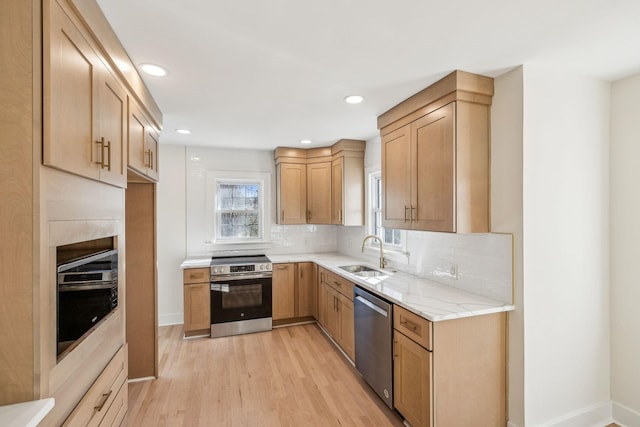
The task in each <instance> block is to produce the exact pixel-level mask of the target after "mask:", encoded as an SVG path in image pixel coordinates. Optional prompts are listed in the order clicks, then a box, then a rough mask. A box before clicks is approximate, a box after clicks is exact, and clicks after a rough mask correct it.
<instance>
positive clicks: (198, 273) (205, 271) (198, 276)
mask: <svg viewBox="0 0 640 427" xmlns="http://www.w3.org/2000/svg"><path fill="white" fill-rule="evenodd" d="M182 275H183V280H184V284H185V285H186V284H187V283H203V282H208V281H209V280H210V278H211V270H209V268H186V269H184V271H183V273H182Z"/></svg>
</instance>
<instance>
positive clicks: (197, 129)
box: [98, 0, 640, 149]
mask: <svg viewBox="0 0 640 427" xmlns="http://www.w3.org/2000/svg"><path fill="white" fill-rule="evenodd" d="M98 4H99V5H100V7H101V8H102V10H103V11H104V13H105V15H106V17H107V19H108V20H109V22H110V23H111V25H112V26H113V28H114V30H115V32H116V34H117V35H118V36H119V38H120V40H121V42H122V44H123V45H124V47H125V49H126V50H127V52H128V53H129V55H130V57H131V59H132V61H133V63H134V64H136V65H137V64H140V63H144V62H151V63H155V64H159V65H162V66H164V67H165V68H167V69H168V70H169V74H168V75H167V76H166V77H163V78H158V77H148V76H144V75H143V78H144V80H145V82H146V84H147V86H148V88H149V90H150V91H151V93H152V94H153V96H154V98H155V99H156V101H157V103H158V105H159V106H160V109H161V110H162V112H163V113H164V131H163V133H162V136H161V142H162V143H164V144H185V145H201V146H216V147H234V148H257V149H273V148H275V147H276V146H292V147H296V146H300V144H299V141H300V140H301V139H311V140H313V142H314V143H313V145H312V146H319V145H327V144H331V143H333V142H335V141H337V140H338V139H341V138H353V139H368V138H371V137H373V136H375V135H376V134H377V129H376V118H377V116H378V115H380V114H381V113H383V112H385V111H386V110H388V109H389V108H391V107H393V106H394V105H395V104H397V103H398V102H400V101H402V100H403V99H406V98H407V97H409V96H410V95H412V94H414V93H415V92H417V91H419V90H421V89H423V88H425V87H426V86H428V85H429V84H431V83H433V82H434V81H436V80H438V79H439V78H441V77H443V76H445V75H446V74H448V73H449V72H451V71H453V70H455V69H461V70H465V71H470V72H475V73H479V74H485V75H489V76H493V77H495V76H498V75H500V74H502V73H503V72H505V71H507V70H510V69H512V68H513V67H515V66H518V65H520V64H523V63H539V62H540V63H548V64H550V65H552V66H554V67H559V68H561V69H567V70H569V71H570V72H575V73H578V74H583V75H585V76H591V77H596V78H599V79H604V80H616V79H619V78H622V77H625V76H628V75H631V74H634V73H637V72H640V1H638V0H607V1H604V0H535V1H534V0H484V1H477V0H448V1H444V2H443V1H438V2H436V1H432V0H395V1H390V0H320V1H305V0H226V1H222V0H181V1H176V0H98ZM354 93H355V94H361V95H363V96H364V97H365V101H364V102H363V103H362V104H360V105H349V104H346V103H345V102H344V101H343V98H344V97H345V96H346V95H349V94H354ZM185 127H186V128H189V129H191V130H192V131H193V133H192V134H191V135H179V134H177V133H176V132H175V129H177V128H185Z"/></svg>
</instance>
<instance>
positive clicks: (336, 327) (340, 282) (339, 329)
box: [318, 268, 355, 360]
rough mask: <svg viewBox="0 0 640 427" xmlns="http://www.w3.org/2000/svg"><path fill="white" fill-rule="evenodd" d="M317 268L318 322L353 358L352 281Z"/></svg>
mask: <svg viewBox="0 0 640 427" xmlns="http://www.w3.org/2000/svg"><path fill="white" fill-rule="evenodd" d="M319 270H320V274H319V276H320V278H321V283H320V284H319V298H318V300H319V308H318V310H319V314H320V319H319V322H320V324H321V325H322V326H323V327H324V328H325V330H326V331H327V333H329V335H331V336H332V337H333V339H334V340H335V342H336V343H337V344H338V345H339V346H340V347H341V348H342V350H344V352H345V353H346V354H347V356H349V357H350V358H351V359H352V360H354V359H355V334H354V323H353V316H354V313H353V283H351V282H350V281H348V280H346V279H343V278H342V277H340V276H338V275H336V274H334V273H332V272H330V271H328V270H326V269H323V268H320V269H319Z"/></svg>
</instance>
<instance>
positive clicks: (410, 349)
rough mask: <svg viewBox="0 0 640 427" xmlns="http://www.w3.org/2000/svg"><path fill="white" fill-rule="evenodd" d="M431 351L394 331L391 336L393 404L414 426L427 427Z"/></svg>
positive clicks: (429, 401) (428, 420)
mask: <svg viewBox="0 0 640 427" xmlns="http://www.w3.org/2000/svg"><path fill="white" fill-rule="evenodd" d="M431 356H432V355H431V352H430V351H429V350H427V349H426V348H424V347H421V346H420V345H418V344H417V343H416V342H414V341H412V340H410V339H409V338H407V337H406V336H404V335H403V334H401V333H399V332H398V331H394V334H393V405H394V407H395V408H396V409H397V410H398V411H399V412H400V413H401V414H402V416H403V417H404V418H405V419H406V420H407V421H408V422H409V424H411V425H412V426H414V427H419V426H424V427H430V426H431V425H432V423H431V413H432V399H431V387H432V385H431V363H432V357H431Z"/></svg>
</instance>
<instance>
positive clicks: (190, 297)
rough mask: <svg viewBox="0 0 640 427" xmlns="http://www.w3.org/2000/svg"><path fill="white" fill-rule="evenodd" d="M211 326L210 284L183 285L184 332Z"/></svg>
mask: <svg viewBox="0 0 640 427" xmlns="http://www.w3.org/2000/svg"><path fill="white" fill-rule="evenodd" d="M210 327H211V286H210V285H209V282H207V283H195V284H188V285H184V332H185V333H187V332H190V331H196V330H200V329H209V328H210Z"/></svg>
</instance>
